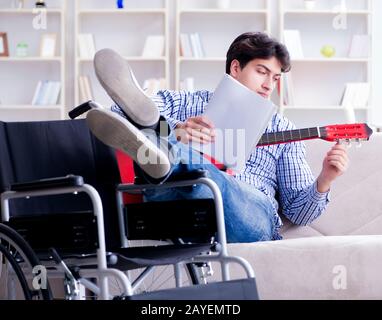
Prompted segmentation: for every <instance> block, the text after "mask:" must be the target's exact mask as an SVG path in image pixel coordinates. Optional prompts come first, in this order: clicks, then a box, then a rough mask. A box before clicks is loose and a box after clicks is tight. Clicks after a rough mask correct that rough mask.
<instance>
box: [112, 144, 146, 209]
mask: <svg viewBox="0 0 382 320" xmlns="http://www.w3.org/2000/svg"><path fill="white" fill-rule="evenodd" d="M116 156H117V162H118V167H119V173H120V175H121V182H122V183H134V177H135V174H134V166H133V160H132V159H131V158H130V157H129V156H128V155H127V154H125V153H123V152H122V151H120V150H117V151H116ZM142 198H143V196H142V195H140V194H129V193H124V194H123V203H125V204H126V203H139V202H142Z"/></svg>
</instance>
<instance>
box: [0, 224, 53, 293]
mask: <svg viewBox="0 0 382 320" xmlns="http://www.w3.org/2000/svg"><path fill="white" fill-rule="evenodd" d="M0 253H1V254H0V257H1V259H0V260H1V267H0V275H1V277H2V278H3V279H4V281H6V287H7V289H8V297H7V298H8V299H12V300H13V299H21V300H22V299H25V300H50V299H51V292H50V288H49V283H48V279H47V277H46V272H45V273H44V274H43V273H42V271H43V270H45V269H44V267H43V266H41V264H40V262H39V259H38V257H37V256H36V254H35V253H34V251H33V249H32V248H31V247H30V246H29V244H28V243H27V242H26V241H25V240H24V238H23V237H21V236H20V235H19V234H18V233H17V232H16V231H15V230H13V229H12V228H10V227H8V226H6V225H4V224H2V223H0ZM40 275H41V276H40Z"/></svg>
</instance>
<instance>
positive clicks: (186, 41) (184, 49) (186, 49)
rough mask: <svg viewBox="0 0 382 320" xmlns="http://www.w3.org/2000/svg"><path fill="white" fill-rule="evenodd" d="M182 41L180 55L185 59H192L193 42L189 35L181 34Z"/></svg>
mask: <svg viewBox="0 0 382 320" xmlns="http://www.w3.org/2000/svg"><path fill="white" fill-rule="evenodd" d="M179 37H180V39H179V41H180V55H181V56H183V57H192V49H191V41H190V37H189V34H187V33H181V34H180V35H179Z"/></svg>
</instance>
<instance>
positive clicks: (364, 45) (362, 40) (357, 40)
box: [348, 34, 371, 58]
mask: <svg viewBox="0 0 382 320" xmlns="http://www.w3.org/2000/svg"><path fill="white" fill-rule="evenodd" d="M370 51H371V50H370V36H369V35H367V34H355V35H353V37H352V41H351V44H350V48H349V54H348V57H349V58H368V57H369V56H370Z"/></svg>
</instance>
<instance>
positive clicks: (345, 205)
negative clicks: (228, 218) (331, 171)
mask: <svg viewBox="0 0 382 320" xmlns="http://www.w3.org/2000/svg"><path fill="white" fill-rule="evenodd" d="M331 145H332V143H328V142H326V141H322V140H311V141H307V142H306V146H307V159H308V163H309V164H310V166H311V168H312V171H313V172H314V173H315V175H316V176H317V175H318V173H319V172H320V170H321V166H322V160H323V158H324V156H325V154H326V152H327V151H328V150H329V149H330V147H331ZM348 151H349V157H350V167H349V169H348V171H347V172H346V173H345V174H344V175H343V176H341V177H339V178H338V179H337V180H336V181H335V182H334V184H333V185H332V190H331V193H330V199H331V201H330V203H329V205H328V208H327V210H326V211H325V212H324V213H323V214H322V215H321V216H320V217H319V218H318V219H316V220H315V221H314V222H313V223H312V224H310V225H308V226H297V225H293V224H292V223H290V222H289V221H288V220H286V219H284V220H283V221H284V226H283V227H282V230H281V234H282V236H283V240H279V241H265V242H258V243H248V244H230V245H229V252H230V253H231V254H233V255H237V256H241V257H243V258H245V259H247V260H248V261H249V262H250V264H251V265H252V266H253V268H254V271H255V273H256V278H257V285H258V290H259V295H260V298H261V299H382V134H381V133H374V134H373V135H372V137H371V139H370V141H367V142H363V143H362V146H361V147H360V148H358V147H356V146H355V145H353V146H352V147H351V148H350V149H349V150H348ZM215 270H217V268H215ZM230 270H231V275H232V278H237V277H240V276H243V274H242V273H241V270H240V268H238V267H236V266H234V265H232V266H231V267H230ZM217 271H218V270H217ZM217 273H219V272H217Z"/></svg>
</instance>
